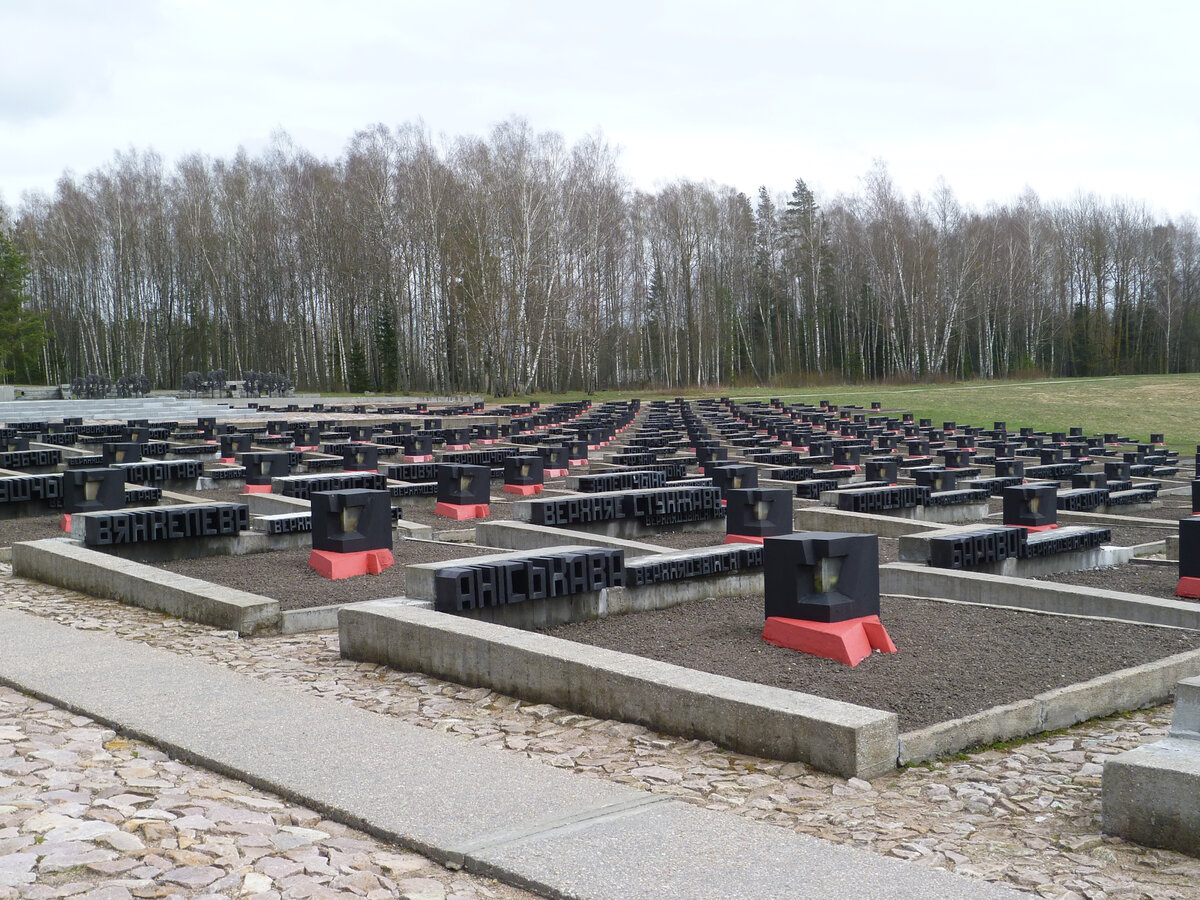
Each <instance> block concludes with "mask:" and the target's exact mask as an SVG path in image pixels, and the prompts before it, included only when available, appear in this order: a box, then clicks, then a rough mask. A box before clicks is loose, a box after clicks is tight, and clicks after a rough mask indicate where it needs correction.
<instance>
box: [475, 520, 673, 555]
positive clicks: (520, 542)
mask: <svg viewBox="0 0 1200 900" xmlns="http://www.w3.org/2000/svg"><path fill="white" fill-rule="evenodd" d="M563 541H582V542H584V543H586V544H588V545H589V546H594V547H614V548H618V549H621V550H624V551H625V558H626V559H633V558H635V557H638V556H652V555H654V554H657V553H665V552H666V551H667V549H668V548H666V547H660V546H658V545H657V544H644V543H642V542H641V541H627V540H623V539H621V538H614V537H604V536H603V535H598V534H587V533H585V532H580V531H571V530H569V529H565V528H554V527H551V526H549V525H533V524H531V523H529V522H512V521H508V520H504V519H498V520H496V521H494V522H480V523H479V524H478V525H476V526H475V542H476V543H477V544H480V545H482V546H485V547H499V548H500V549H501V550H540V549H543V548H545V547H553V546H555V545H556V544H561V543H563Z"/></svg>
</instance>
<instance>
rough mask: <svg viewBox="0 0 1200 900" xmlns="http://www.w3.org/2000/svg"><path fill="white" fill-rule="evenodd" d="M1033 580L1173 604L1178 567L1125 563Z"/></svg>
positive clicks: (1044, 576)
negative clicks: (1138, 595)
mask: <svg viewBox="0 0 1200 900" xmlns="http://www.w3.org/2000/svg"><path fill="white" fill-rule="evenodd" d="M1035 580H1037V581H1053V582H1055V583H1057V584H1074V585H1079V586H1080V587H1094V588H1103V589H1104V590H1106V591H1122V592H1124V593H1126V594H1142V595H1144V596H1147V597H1157V598H1158V599H1160V600H1175V599H1177V598H1176V596H1175V587H1176V585H1177V584H1178V583H1179V566H1177V565H1171V566H1146V565H1137V564H1132V563H1126V564H1125V565H1121V566H1107V567H1105V568H1103V569H1083V570H1081V571H1078V572H1060V573H1058V574H1057V575H1041V576H1039V577H1038V578H1037V579H1035Z"/></svg>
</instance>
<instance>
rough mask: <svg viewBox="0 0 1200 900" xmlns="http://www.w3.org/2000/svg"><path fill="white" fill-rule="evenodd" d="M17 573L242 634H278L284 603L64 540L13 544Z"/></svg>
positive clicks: (23, 576)
mask: <svg viewBox="0 0 1200 900" xmlns="http://www.w3.org/2000/svg"><path fill="white" fill-rule="evenodd" d="M12 549H13V560H12V564H13V574H14V575H16V576H18V577H20V578H30V579H33V580H35V581H41V582H44V583H46V584H53V585H57V586H58V587H63V588H69V589H71V590H74V591H79V592H80V593H83V594H88V595H90V596H93V597H105V598H108V599H110V600H117V601H118V602H121V603H129V604H131V605H133V606H141V607H143V608H145V609H153V610H157V611H158V612H164V613H167V614H169V615H172V616H179V617H180V618H183V619H190V620H191V621H193V622H200V623H202V624H204V625H211V626H213V627H214V628H221V629H225V630H227V631H236V632H237V633H238V634H239V635H243V636H244V635H251V634H258V633H262V632H269V631H275V630H277V629H278V628H279V626H280V621H281V616H280V611H279V603H278V601H275V600H272V599H270V598H268V597H260V596H258V595H257V594H250V593H247V592H245V591H238V590H233V589H232V588H226V587H220V586H219V585H215V584H210V583H208V582H207V581H200V580H199V579H196V578H189V577H187V576H186V575H179V574H176V573H174V572H168V571H166V570H164V569H157V568H154V567H153V566H147V565H143V564H142V563H138V562H133V561H131V560H127V559H122V558H120V557H117V556H110V555H109V554H107V553H100V552H97V551H95V550H89V549H87V548H86V547H82V546H80V545H79V544H76V543H73V542H71V541H68V540H63V539H61V538H48V539H46V540H41V541H30V542H27V543H21V544H14V545H13V548H12Z"/></svg>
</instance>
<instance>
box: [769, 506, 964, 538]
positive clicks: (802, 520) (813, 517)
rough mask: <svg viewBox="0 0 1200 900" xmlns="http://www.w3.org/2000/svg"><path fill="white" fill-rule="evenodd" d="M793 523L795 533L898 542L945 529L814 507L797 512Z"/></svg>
mask: <svg viewBox="0 0 1200 900" xmlns="http://www.w3.org/2000/svg"><path fill="white" fill-rule="evenodd" d="M792 519H793V525H794V527H795V529H796V530H797V531H848V532H853V533H855V534H877V535H879V536H880V537H887V538H898V537H903V536H904V535H906V534H918V533H920V532H923V531H940V530H942V529H944V528H945V527H946V525H945V523H942V522H924V521H921V520H919V519H902V518H899V517H898V516H882V515H879V514H877V513H856V512H847V511H845V510H841V509H834V508H833V507H829V506H816V505H813V506H804V507H801V508H799V509H797V510H796V512H795V513H794V515H793V517H792Z"/></svg>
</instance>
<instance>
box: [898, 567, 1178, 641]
mask: <svg viewBox="0 0 1200 900" xmlns="http://www.w3.org/2000/svg"><path fill="white" fill-rule="evenodd" d="M879 590H880V592H882V593H884V594H905V595H908V596H911V597H933V598H937V599H942V600H961V601H963V602H965V603H980V604H983V605H985V606H1012V607H1016V608H1018V609H1033V610H1040V611H1042V612H1058V613H1067V614H1070V615H1076V616H1092V617H1097V616H1098V617H1101V618H1106V619H1119V620H1121V621H1124V622H1136V623H1140V624H1148V625H1170V626H1172V627H1175V628H1190V629H1194V630H1200V605H1198V604H1195V603H1189V602H1184V601H1181V600H1159V599H1158V598H1156V597H1144V596H1142V595H1140V594H1126V593H1123V592H1121V591H1106V590H1103V589H1101V588H1090V587H1079V586H1077V585H1071V584H1054V583H1048V582H1042V581H1031V580H1029V579H1025V578H1006V577H1003V576H999V575H979V574H975V573H972V572H961V571H955V570H952V569H935V568H932V567H930V566H918V565H912V564H909V563H889V564H887V565H883V566H880V567H879Z"/></svg>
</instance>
